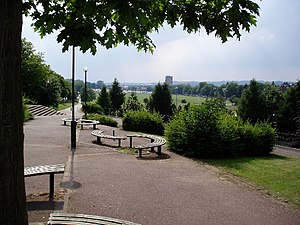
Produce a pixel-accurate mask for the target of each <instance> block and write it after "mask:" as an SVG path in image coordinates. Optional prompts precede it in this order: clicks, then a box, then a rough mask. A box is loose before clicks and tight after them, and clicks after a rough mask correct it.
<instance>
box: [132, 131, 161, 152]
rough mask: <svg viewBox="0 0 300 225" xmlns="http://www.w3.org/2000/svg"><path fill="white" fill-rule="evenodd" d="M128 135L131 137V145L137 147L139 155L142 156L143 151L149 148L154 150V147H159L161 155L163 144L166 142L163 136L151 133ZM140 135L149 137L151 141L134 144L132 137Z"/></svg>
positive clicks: (158, 150)
mask: <svg viewBox="0 0 300 225" xmlns="http://www.w3.org/2000/svg"><path fill="white" fill-rule="evenodd" d="M127 137H129V147H130V148H135V149H137V150H138V151H139V157H142V151H144V150H147V149H149V148H151V150H153V151H154V148H155V147H157V152H156V153H157V155H161V146H163V145H164V144H166V140H165V139H164V138H162V137H159V136H155V135H150V134H127ZM133 137H138V138H148V139H150V140H151V142H150V143H146V144H142V145H135V146H133V145H132V138H133Z"/></svg>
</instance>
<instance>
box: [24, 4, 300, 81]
mask: <svg viewBox="0 0 300 225" xmlns="http://www.w3.org/2000/svg"><path fill="white" fill-rule="evenodd" d="M254 2H256V3H258V4H259V6H260V16H259V17H258V18H257V20H258V21H257V26H256V27H254V26H253V27H251V31H250V33H247V32H243V33H242V37H241V39H240V41H238V40H237V39H236V38H232V39H229V41H228V42H226V43H222V41H221V40H220V39H218V38H216V37H215V36H214V35H213V34H212V35H209V36H207V35H206V32H205V30H204V29H202V30H201V32H200V33H196V34H188V33H186V32H185V31H183V30H182V27H180V26H178V27H175V28H174V29H171V28H170V27H168V26H166V27H164V28H163V29H160V31H159V33H158V34H157V33H154V34H152V35H151V38H152V39H153V41H154V43H155V45H156V49H155V50H154V53H153V54H151V53H150V52H148V53H145V52H138V51H137V50H136V48H135V47H134V46H130V47H127V46H122V45H120V46H118V47H117V48H114V49H109V50H107V49H105V48H103V47H101V46H100V45H99V46H98V50H97V54H96V55H95V56H93V55H92V54H90V53H89V52H86V53H84V54H83V53H82V52H80V51H79V50H78V49H77V51H76V72H75V79H81V80H84V67H88V72H87V80H88V81H89V82H96V81H98V80H101V81H104V82H106V83H110V82H113V80H114V78H117V80H118V81H119V82H120V83H129V82H130V83H157V82H164V79H165V76H167V75H170V76H173V80H175V81H199V82H200V81H207V82H209V81H239V80H251V79H256V80H265V81H276V80H282V81H293V82H295V81H298V80H300V13H299V12H300V1H299V0H285V1H282V0H272V1H270V0H263V1H254ZM31 23H32V21H31V20H30V18H26V17H24V18H23V30H22V36H23V37H25V38H26V39H27V41H30V42H32V43H33V45H34V47H35V49H36V51H37V52H43V53H44V59H45V62H46V64H48V65H50V67H51V68H52V70H54V71H55V72H57V73H58V74H60V75H62V76H63V77H64V78H71V74H72V72H71V55H72V52H71V50H70V51H67V52H65V53H62V44H61V43H57V41H56V37H57V34H58V33H57V32H56V33H53V34H51V35H48V36H46V37H44V38H43V39H41V38H40V36H39V34H38V33H35V32H34V30H33V27H32V26H31Z"/></svg>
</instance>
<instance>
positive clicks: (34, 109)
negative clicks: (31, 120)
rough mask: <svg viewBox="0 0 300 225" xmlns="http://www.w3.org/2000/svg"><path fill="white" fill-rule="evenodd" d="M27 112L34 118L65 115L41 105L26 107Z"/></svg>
mask: <svg viewBox="0 0 300 225" xmlns="http://www.w3.org/2000/svg"><path fill="white" fill-rule="evenodd" d="M27 107H28V111H29V112H31V113H32V114H33V115H34V116H53V115H65V113H63V112H60V111H57V110H55V109H52V108H49V107H46V106H43V105H27Z"/></svg>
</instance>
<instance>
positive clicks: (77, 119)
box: [61, 118, 80, 126]
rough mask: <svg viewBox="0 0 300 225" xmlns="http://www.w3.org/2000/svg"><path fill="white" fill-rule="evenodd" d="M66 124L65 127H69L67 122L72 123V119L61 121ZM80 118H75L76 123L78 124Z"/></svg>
mask: <svg viewBox="0 0 300 225" xmlns="http://www.w3.org/2000/svg"><path fill="white" fill-rule="evenodd" d="M61 120H62V121H63V122H64V125H65V126H66V125H67V122H72V118H62V119H61ZM79 120H80V118H75V121H76V122H78V121H79Z"/></svg>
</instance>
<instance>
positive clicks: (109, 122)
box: [84, 113, 118, 127]
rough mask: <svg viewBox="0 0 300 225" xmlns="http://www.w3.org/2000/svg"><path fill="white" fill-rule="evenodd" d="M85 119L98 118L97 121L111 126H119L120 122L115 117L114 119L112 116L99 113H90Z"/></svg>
mask: <svg viewBox="0 0 300 225" xmlns="http://www.w3.org/2000/svg"><path fill="white" fill-rule="evenodd" d="M84 119H88V120H97V121H99V122H100V124H102V125H106V126H110V127H117V126H118V122H117V121H115V120H114V119H112V118H111V117H109V116H104V115H100V114H97V113H91V114H88V115H87V117H86V118H85V117H84Z"/></svg>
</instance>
